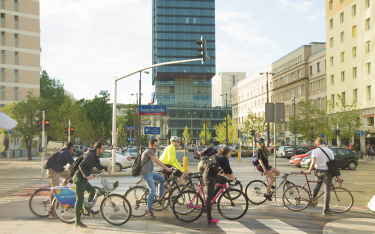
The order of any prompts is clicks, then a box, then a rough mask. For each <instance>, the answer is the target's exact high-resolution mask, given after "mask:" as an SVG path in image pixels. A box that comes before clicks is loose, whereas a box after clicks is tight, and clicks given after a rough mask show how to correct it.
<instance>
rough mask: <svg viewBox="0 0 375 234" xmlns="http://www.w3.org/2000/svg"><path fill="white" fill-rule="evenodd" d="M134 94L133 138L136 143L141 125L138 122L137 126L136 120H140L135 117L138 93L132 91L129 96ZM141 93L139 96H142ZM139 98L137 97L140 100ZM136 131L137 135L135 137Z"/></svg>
mask: <svg viewBox="0 0 375 234" xmlns="http://www.w3.org/2000/svg"><path fill="white" fill-rule="evenodd" d="M134 95H135V96H136V99H135V103H136V107H135V110H134V125H135V128H136V129H135V130H134V139H135V141H137V143H138V136H139V129H140V127H141V125H140V124H139V126H138V124H137V122H140V121H139V118H137V117H136V115H137V109H138V93H132V94H131V96H134ZM142 95H143V93H142V94H141V95H140V96H142ZM140 99H141V98H139V101H140ZM136 133H137V137H135V135H136Z"/></svg>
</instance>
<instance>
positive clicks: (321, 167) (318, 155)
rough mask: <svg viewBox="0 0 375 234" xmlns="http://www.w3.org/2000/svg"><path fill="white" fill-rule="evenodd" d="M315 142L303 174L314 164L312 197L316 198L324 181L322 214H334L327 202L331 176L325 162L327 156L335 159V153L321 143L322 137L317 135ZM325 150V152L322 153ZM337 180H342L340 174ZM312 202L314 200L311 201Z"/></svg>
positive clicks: (306, 173)
mask: <svg viewBox="0 0 375 234" xmlns="http://www.w3.org/2000/svg"><path fill="white" fill-rule="evenodd" d="M315 144H316V145H317V148H316V149H315V150H313V151H312V153H311V158H312V161H311V164H310V168H309V170H308V171H305V172H304V174H305V175H308V174H310V173H311V171H312V169H313V167H314V166H315V168H316V171H315V178H316V181H317V183H316V186H315V188H314V190H313V194H312V198H313V199H316V196H317V195H318V193H319V190H320V188H321V187H322V183H324V206H323V214H334V213H333V212H332V211H330V209H329V202H330V198H331V196H330V191H331V186H332V176H331V174H330V172H329V170H328V166H327V162H328V161H329V159H328V158H327V156H328V157H329V158H330V159H331V160H334V159H335V155H334V153H333V151H332V150H331V149H329V148H327V147H326V146H325V145H324V143H323V138H321V137H318V138H316V140H315ZM324 152H325V153H324ZM326 154H327V155H326ZM336 179H337V181H338V182H339V183H341V182H342V180H341V178H340V176H337V177H336ZM312 203H314V202H312Z"/></svg>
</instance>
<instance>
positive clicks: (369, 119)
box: [366, 117, 374, 127]
mask: <svg viewBox="0 0 375 234" xmlns="http://www.w3.org/2000/svg"><path fill="white" fill-rule="evenodd" d="M366 127H374V117H366Z"/></svg>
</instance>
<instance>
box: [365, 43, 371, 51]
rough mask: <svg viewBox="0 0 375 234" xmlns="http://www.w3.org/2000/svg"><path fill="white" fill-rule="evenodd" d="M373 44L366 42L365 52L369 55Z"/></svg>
mask: <svg viewBox="0 0 375 234" xmlns="http://www.w3.org/2000/svg"><path fill="white" fill-rule="evenodd" d="M370 46H371V44H370V41H366V43H365V52H366V53H369V52H370V51H371V47H370Z"/></svg>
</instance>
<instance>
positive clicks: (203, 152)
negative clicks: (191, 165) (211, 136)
mask: <svg viewBox="0 0 375 234" xmlns="http://www.w3.org/2000/svg"><path fill="white" fill-rule="evenodd" d="M213 149H214V148H212V147H211V146H208V147H207V148H204V149H203V150H202V152H201V156H202V157H203V156H206V155H207V154H208V153H209V152H210V151H211V150H213Z"/></svg>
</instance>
